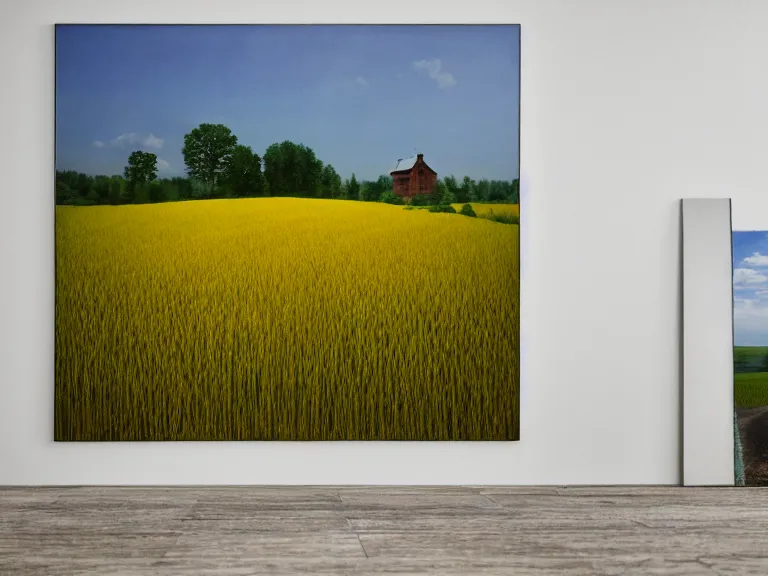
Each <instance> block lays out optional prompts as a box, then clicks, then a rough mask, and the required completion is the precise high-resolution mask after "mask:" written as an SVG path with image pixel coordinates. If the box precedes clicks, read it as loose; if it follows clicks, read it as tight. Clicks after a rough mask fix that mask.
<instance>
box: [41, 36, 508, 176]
mask: <svg viewBox="0 0 768 576" xmlns="http://www.w3.org/2000/svg"><path fill="white" fill-rule="evenodd" d="M519 64H520V62H519V27H517V26H391V27H370V26H350V27H342V26H281V27H274V26H200V27H193V26H189V27H188V26H59V27H58V28H57V35H56V88H57V91H56V164H57V166H56V167H57V169H59V170H68V169H73V170H78V171H83V172H87V173H90V174H119V173H122V171H123V167H124V166H125V164H126V159H127V157H128V154H129V153H130V152H131V151H132V150H137V149H141V150H147V151H150V152H154V153H156V154H157V156H158V158H159V161H158V164H159V166H158V167H159V170H160V176H163V175H168V176H172V175H181V174H183V173H184V162H183V157H182V155H181V148H182V144H183V138H184V134H185V133H187V132H189V131H190V130H191V129H192V128H194V127H196V126H197V125H198V124H200V123H204V122H208V123H222V124H225V125H227V126H228V127H230V128H231V129H232V131H233V132H234V133H235V134H236V135H237V136H238V139H239V142H240V143H242V144H246V145H248V146H251V147H252V148H253V150H254V151H255V152H257V153H258V154H260V155H261V154H263V152H264V150H265V149H266V148H267V146H269V145H270V144H272V143H274V142H280V141H283V140H291V141H294V142H297V143H303V144H306V145H307V146H309V147H310V148H312V149H314V150H315V152H316V154H317V156H318V157H319V158H320V159H321V160H323V161H324V162H326V163H330V164H333V166H334V167H335V168H336V170H337V171H338V172H339V174H341V175H342V177H349V176H350V175H351V174H352V173H353V172H354V173H355V174H356V175H357V176H358V177H359V178H366V179H370V178H376V177H377V176H378V175H380V174H386V173H388V172H389V170H390V169H391V167H392V166H393V164H394V163H395V161H396V160H397V159H398V158H402V157H407V156H411V155H413V153H414V151H415V150H418V151H420V152H423V153H424V159H425V161H426V162H427V163H428V164H429V165H430V166H431V167H432V168H433V169H435V170H436V171H437V172H438V174H439V175H440V176H444V175H448V174H454V175H456V176H457V177H461V176H463V175H465V174H466V175H469V176H471V177H472V178H475V179H480V178H488V179H505V180H509V179H512V178H516V177H517V176H518V164H519V150H518V125H519V116H518V115H519V110H518V108H519V104H518V102H519V100H518V99H519V93H520V88H519Z"/></svg>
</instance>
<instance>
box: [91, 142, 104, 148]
mask: <svg viewBox="0 0 768 576" xmlns="http://www.w3.org/2000/svg"><path fill="white" fill-rule="evenodd" d="M93 145H94V146H96V148H104V142H102V141H101V140H96V141H94V143H93Z"/></svg>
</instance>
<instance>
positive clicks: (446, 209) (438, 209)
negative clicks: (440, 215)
mask: <svg viewBox="0 0 768 576" xmlns="http://www.w3.org/2000/svg"><path fill="white" fill-rule="evenodd" d="M429 211H430V212H447V213H449V214H456V209H455V208H454V207H453V206H451V205H450V204H438V205H437V206H430V207H429Z"/></svg>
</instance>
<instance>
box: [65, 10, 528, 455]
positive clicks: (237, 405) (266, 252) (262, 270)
mask: <svg viewBox="0 0 768 576" xmlns="http://www.w3.org/2000/svg"><path fill="white" fill-rule="evenodd" d="M519 78H520V28H519V27H518V26H134V25H124V26H118V25H83V26H80V25H59V26H57V27H56V128H55V130H56V179H55V187H56V189H55V197H56V222H55V227H56V231H55V239H56V246H55V254H56V305H55V355H56V357H55V422H54V431H55V432H54V435H55V439H56V440H57V441H169V440H201V441H203V440H446V441H447V440H486V441H491V440H493V441H505V440H518V439H519V437H520V408H519V406H520V336H519V335H520V244H519V239H520V233H519V222H520V203H519V199H520V192H519V184H518V182H519V154H520V151H519V114H520V112H519V94H520V86H519Z"/></svg>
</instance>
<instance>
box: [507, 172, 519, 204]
mask: <svg viewBox="0 0 768 576" xmlns="http://www.w3.org/2000/svg"><path fill="white" fill-rule="evenodd" d="M509 201H510V203H512V204H520V179H519V178H515V179H514V180H512V193H511V194H510V197H509Z"/></svg>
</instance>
